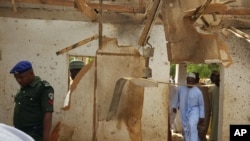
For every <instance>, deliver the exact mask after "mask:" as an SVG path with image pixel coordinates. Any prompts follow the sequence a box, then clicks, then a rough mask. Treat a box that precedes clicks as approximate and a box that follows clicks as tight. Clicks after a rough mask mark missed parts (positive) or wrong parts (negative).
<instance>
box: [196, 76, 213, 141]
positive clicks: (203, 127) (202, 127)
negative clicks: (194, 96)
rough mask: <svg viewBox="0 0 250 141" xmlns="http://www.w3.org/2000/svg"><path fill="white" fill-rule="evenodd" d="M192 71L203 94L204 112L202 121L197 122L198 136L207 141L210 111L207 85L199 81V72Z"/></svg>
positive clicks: (202, 140)
mask: <svg viewBox="0 0 250 141" xmlns="http://www.w3.org/2000/svg"><path fill="white" fill-rule="evenodd" d="M193 73H194V74H195V77H196V85H197V87H198V88H199V89H200V90H201V92H202V95H203V101H204V112H205V117H204V120H203V121H202V122H199V124H198V136H199V139H200V141H207V138H206V135H207V131H208V127H209V122H210V113H211V107H210V101H209V94H208V87H207V86H205V85H204V84H203V83H200V74H199V73H198V72H193Z"/></svg>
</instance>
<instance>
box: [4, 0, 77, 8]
mask: <svg viewBox="0 0 250 141" xmlns="http://www.w3.org/2000/svg"><path fill="white" fill-rule="evenodd" d="M1 1H6V2H10V0H1ZM16 3H35V4H47V5H56V6H68V7H75V4H74V1H67V0H43V1H41V0H18V1H16Z"/></svg>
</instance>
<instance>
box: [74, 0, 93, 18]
mask: <svg viewBox="0 0 250 141" xmlns="http://www.w3.org/2000/svg"><path fill="white" fill-rule="evenodd" d="M75 3H76V6H77V8H78V9H79V10H80V11H81V12H82V13H83V14H84V15H85V16H87V17H88V18H90V19H91V20H94V19H95V18H96V12H94V10H93V9H92V8H91V7H89V6H88V5H87V4H86V1H85V0H75Z"/></svg>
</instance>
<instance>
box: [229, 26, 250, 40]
mask: <svg viewBox="0 0 250 141" xmlns="http://www.w3.org/2000/svg"><path fill="white" fill-rule="evenodd" d="M227 30H228V31H230V32H231V33H233V34H234V35H236V36H237V37H240V38H243V39H246V40H247V41H248V42H250V35H249V34H247V33H244V32H242V31H240V30H239V29H236V28H234V27H232V26H231V27H229V28H227Z"/></svg>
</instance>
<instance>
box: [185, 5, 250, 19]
mask: <svg viewBox="0 0 250 141" xmlns="http://www.w3.org/2000/svg"><path fill="white" fill-rule="evenodd" d="M184 13H186V14H185V16H184V17H191V16H192V15H193V14H194V13H195V9H192V10H187V11H184ZM213 13H216V14H219V15H250V9H249V8H239V9H228V8H227V6H226V5H225V4H220V3H215V4H210V5H208V7H207V8H206V9H205V10H204V11H203V12H202V14H213Z"/></svg>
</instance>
